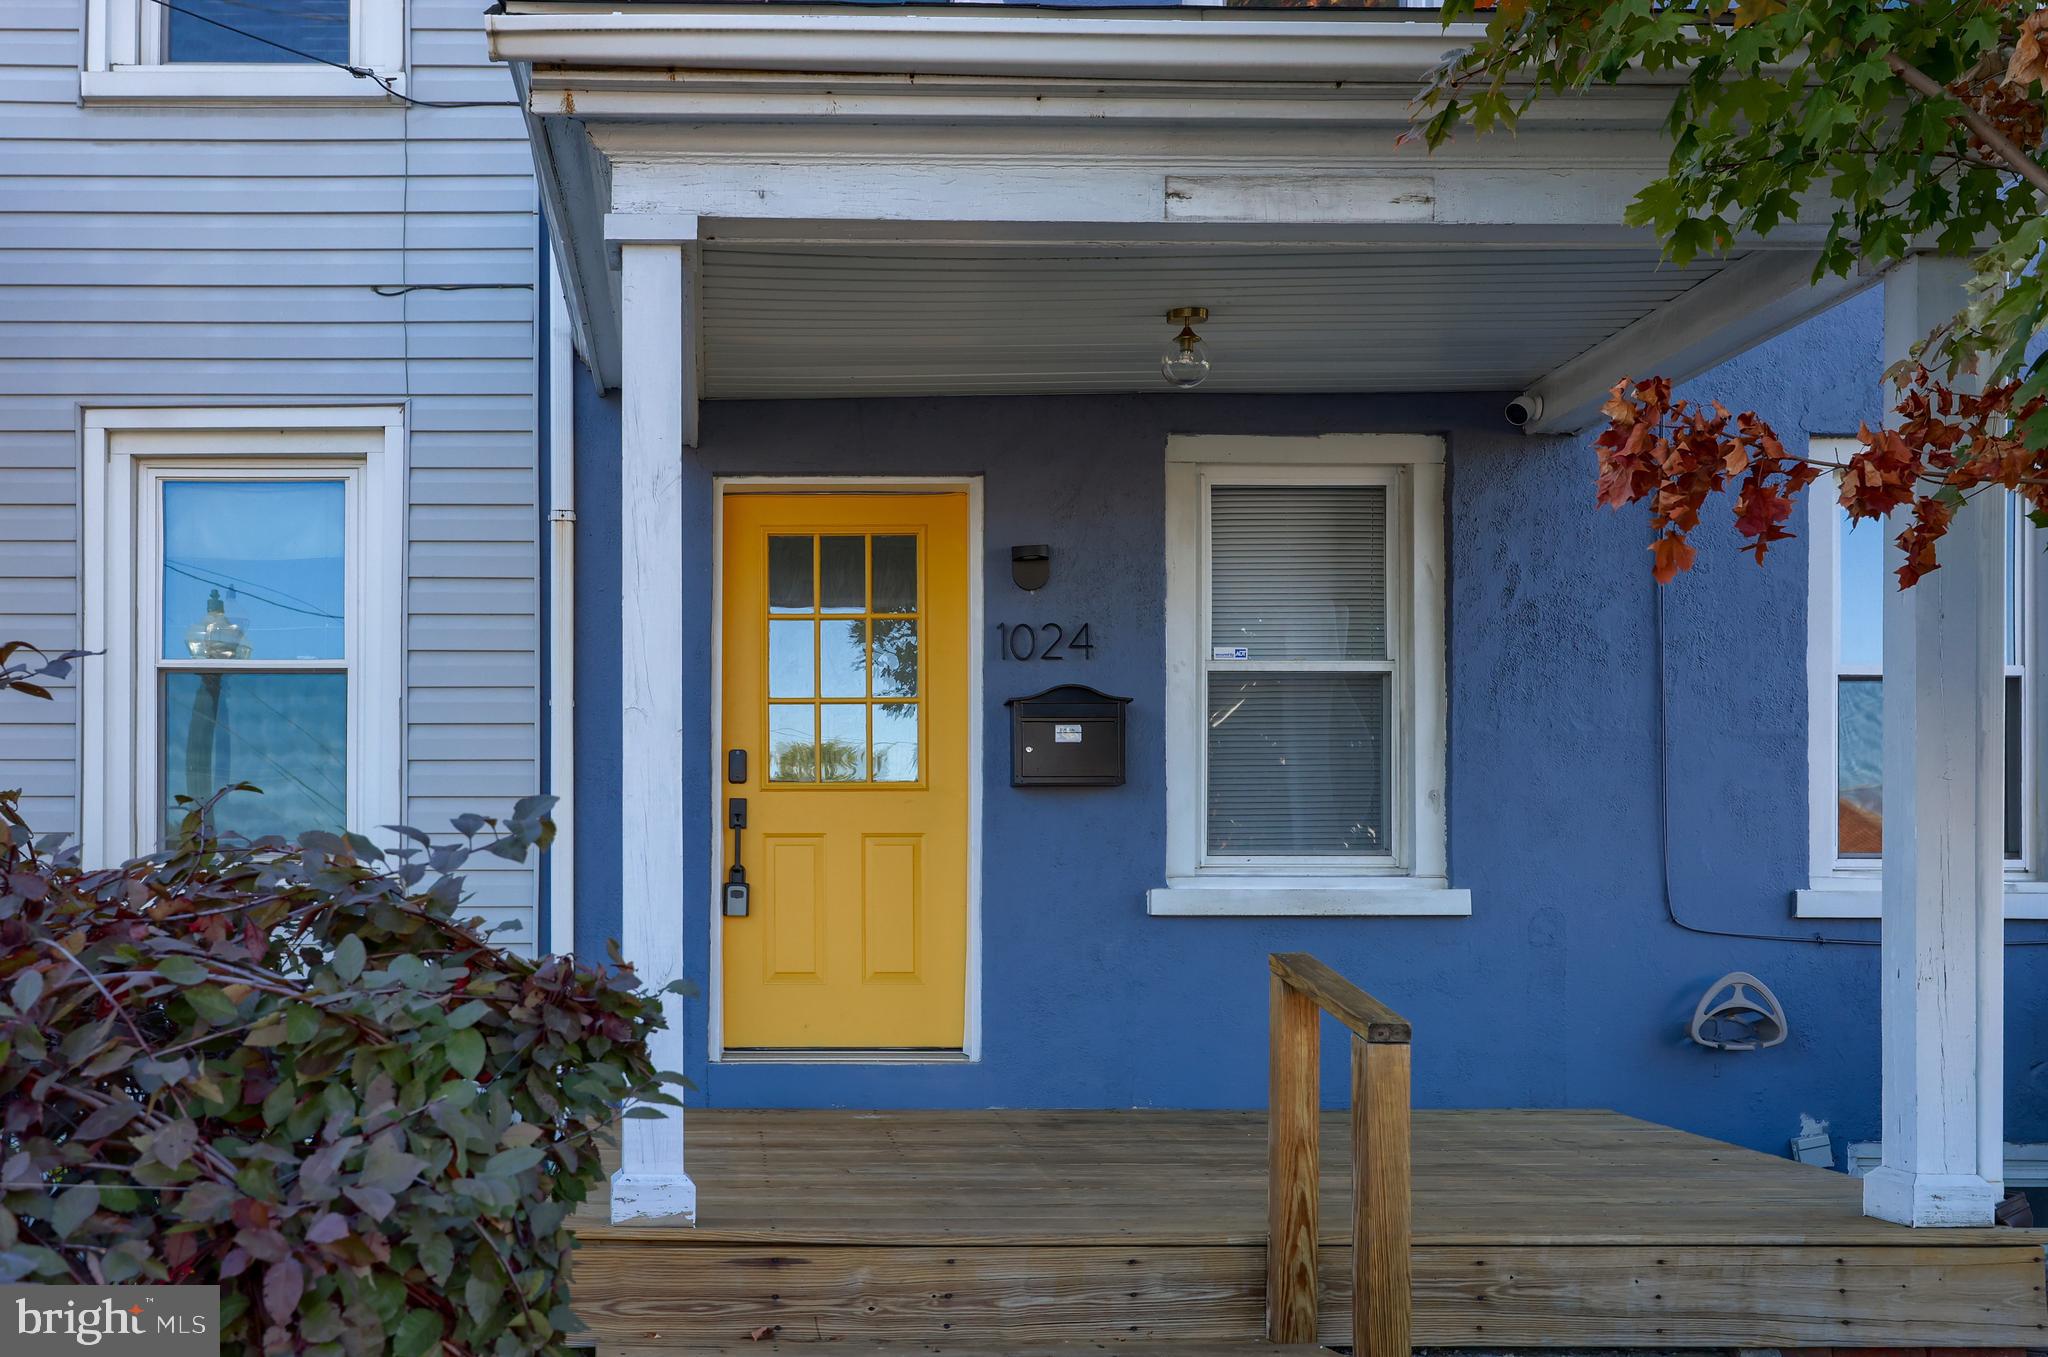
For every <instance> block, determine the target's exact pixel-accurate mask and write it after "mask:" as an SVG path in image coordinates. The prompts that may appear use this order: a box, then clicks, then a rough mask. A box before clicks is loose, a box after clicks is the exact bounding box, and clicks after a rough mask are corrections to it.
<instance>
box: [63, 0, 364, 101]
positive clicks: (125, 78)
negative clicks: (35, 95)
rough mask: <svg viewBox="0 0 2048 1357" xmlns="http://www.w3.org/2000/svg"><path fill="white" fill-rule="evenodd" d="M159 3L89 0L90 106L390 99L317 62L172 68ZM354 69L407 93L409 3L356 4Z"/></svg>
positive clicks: (86, 87) (86, 82)
mask: <svg viewBox="0 0 2048 1357" xmlns="http://www.w3.org/2000/svg"><path fill="white" fill-rule="evenodd" d="M161 13H162V7H161V6H159V5H156V4H155V3H153V0H86V12H85V69H84V70H83V71H82V72H81V73H80V75H79V87H78V88H79V95H80V97H81V98H84V99H87V100H108V101H119V100H143V101H151V100H180V101H183V100H194V101H200V102H224V101H238V100H251V99H254V100H288V101H299V100H311V101H361V100H383V99H386V98H388V97H389V96H388V94H387V93H386V91H385V89H384V87H383V86H381V85H379V84H378V83H377V82H376V81H374V80H369V79H366V78H364V77H362V76H356V75H351V74H349V73H348V72H347V71H341V70H336V69H335V68H334V67H332V66H323V65H318V64H315V63H313V62H298V61H280V62H277V63H275V64H271V63H266V62H240V61H235V62H218V63H205V62H184V61H181V62H166V61H164V60H163V57H162V50H161V48H162V44H161V41H160V39H159V34H160V33H161V29H160V27H159V26H158V25H157V23H156V22H155V21H156V20H157V18H158V17H159V16H160V14H161ZM349 64H350V65H352V66H361V67H364V68H366V69H369V70H372V71H375V72H376V73H377V74H378V75H379V76H381V77H383V78H384V79H385V80H388V81H390V82H391V83H392V86H393V88H395V89H396V90H397V91H398V92H399V93H403V92H404V90H405V0H350V4H349Z"/></svg>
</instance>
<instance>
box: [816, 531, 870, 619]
mask: <svg viewBox="0 0 2048 1357" xmlns="http://www.w3.org/2000/svg"><path fill="white" fill-rule="evenodd" d="M818 592H819V594H820V595H822V597H823V603H824V609H823V610H824V611H825V612H828V613H859V612H866V611H867V607H868V539H867V538H865V537H821V538H819V539H818Z"/></svg>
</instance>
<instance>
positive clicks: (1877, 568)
mask: <svg viewBox="0 0 2048 1357" xmlns="http://www.w3.org/2000/svg"><path fill="white" fill-rule="evenodd" d="M1836 512H1837V513H1838V514H1840V520H1839V522H1840V530H1839V534H1838V540H1839V541H1840V543H1841V562H1842V573H1841V576H1840V579H1841V606H1840V608H1839V610H1838V611H1837V613H1836V616H1835V656H1836V659H1837V663H1838V664H1839V665H1840V667H1841V669H1842V671H1843V672H1845V673H1852V674H1853V673H1871V674H1875V673H1877V672H1879V671H1880V670H1882V669H1883V668H1884V591H1885V573H1884V539H1885V533H1886V532H1887V531H1889V529H1888V528H1887V527H1886V525H1885V523H1884V522H1883V521H1881V520H1878V519H1869V520H1866V521H1864V522H1861V523H1851V522H1850V521H1849V511H1848V510H1846V509H1839V510H1837V511H1836Z"/></svg>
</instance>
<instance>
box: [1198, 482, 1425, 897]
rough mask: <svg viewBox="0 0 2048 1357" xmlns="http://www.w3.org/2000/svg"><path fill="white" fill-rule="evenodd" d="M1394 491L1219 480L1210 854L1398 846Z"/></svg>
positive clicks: (1214, 533)
mask: <svg viewBox="0 0 2048 1357" xmlns="http://www.w3.org/2000/svg"><path fill="white" fill-rule="evenodd" d="M1389 491H1390V486H1389V485H1386V484H1366V485H1311V484H1291V483H1290V484H1273V483H1263V484H1247V485H1225V484H1214V485H1211V486H1210V487H1209V494H1208V536H1207V544H1208V545H1207V561H1208V566H1207V569H1208V580H1207V586H1208V618H1207V623H1208V648H1207V660H1206V663H1205V671H1206V672H1205V680H1206V708H1207V719H1208V730H1207V737H1206V787H1205V797H1206V802H1207V852H1208V856H1209V857H1210V858H1212V859H1218V860H1224V861H1247V860H1263V859H1315V858H1338V859H1349V858H1358V857H1371V856H1391V854H1392V853H1393V819H1392V798H1391V784H1392V781H1393V742H1392V730H1393V720H1394V705H1395V704H1394V697H1393V693H1394V682H1395V662H1396V656H1395V654H1394V649H1393V642H1392V636H1393V629H1392V628H1391V626H1390V625H1389V608H1388V600H1389V599H1390V597H1393V596H1394V595H1393V592H1392V591H1391V589H1390V587H1389V579H1388V572H1389V563H1390V561H1391V559H1392V556H1391V553H1390V550H1389V542H1388V522H1389V512H1388V507H1389V506H1388V499H1389Z"/></svg>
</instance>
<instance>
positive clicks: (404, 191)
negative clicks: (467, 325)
mask: <svg viewBox="0 0 2048 1357" xmlns="http://www.w3.org/2000/svg"><path fill="white" fill-rule="evenodd" d="M152 3H154V4H156V5H157V6H159V7H160V8H162V9H166V10H170V11H172V12H173V13H177V14H182V15H185V16H186V17H187V18H190V19H197V20H198V21H199V22H200V23H203V24H210V25H212V26H213V27H214V28H218V29H220V30H222V31H223V32H227V33H232V34H234V35H235V36H236V37H240V38H247V39H249V40H250V41H252V42H257V43H261V44H263V45H264V46H266V47H272V48H275V49H277V50H278V51H280V52H284V53H287V54H289V55H291V56H294V57H297V58H299V59H300V60H302V61H310V62H314V63H317V64H318V65H321V66H328V67H332V68H333V69H335V70H337V71H346V72H347V73H348V74H349V75H352V76H354V77H355V78H356V79H358V80H367V81H369V82H370V83H371V84H373V85H376V86H377V87H378V88H380V89H382V90H383V91H384V93H385V94H386V95H387V96H388V97H390V98H392V99H395V100H397V101H398V102H399V105H400V108H399V118H400V125H399V154H400V179H399V204H398V282H397V283H395V284H394V283H378V284H375V285H373V286H372V287H371V289H370V290H371V291H372V292H374V293H376V294H377V295H378V296H380V297H396V298H398V299H399V304H398V305H399V314H398V333H399V375H400V385H401V387H402V391H401V394H402V395H404V396H405V397H406V398H407V399H408V400H410V399H411V397H412V294H413V293H415V292H483V291H513V290H521V291H527V292H531V291H533V290H534V285H533V284H532V283H415V282H413V281H412V111H413V110H414V109H415V108H520V107H522V105H521V104H520V103H519V101H518V100H516V99H415V98H413V97H412V96H411V95H408V94H405V93H403V92H402V91H400V90H399V89H398V88H397V86H396V85H395V84H394V83H393V82H392V81H391V80H390V79H389V78H388V77H385V76H382V75H379V74H378V73H377V72H376V71H374V70H371V69H370V68H369V67H367V66H352V65H349V64H348V63H346V62H340V61H332V60H329V59H328V58H326V57H323V56H320V55H318V54H316V53H313V52H308V51H306V50H305V49H304V48H301V47H294V46H292V45H291V44H290V43H285V42H279V41H278V40H277V39H275V38H272V37H267V36H265V35H264V34H261V33H252V32H250V31H249V30H248V29H246V28H238V27H236V26H235V25H233V24H231V23H227V22H225V21H224V20H221V19H216V18H214V17H213V16H212V15H209V14H202V13H200V12H199V11H198V10H196V9H192V8H190V7H188V6H186V5H182V4H179V3H177V0H152ZM249 8H252V9H260V10H262V11H263V12H264V13H266V14H271V15H276V16H278V17H280V18H288V19H319V18H322V17H324V16H322V15H317V14H312V13H309V12H307V11H304V10H287V9H272V8H271V7H269V6H267V5H251V6H249Z"/></svg>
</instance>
